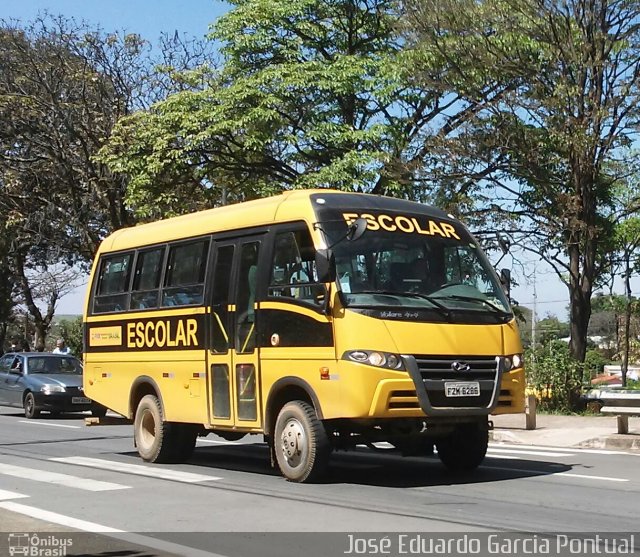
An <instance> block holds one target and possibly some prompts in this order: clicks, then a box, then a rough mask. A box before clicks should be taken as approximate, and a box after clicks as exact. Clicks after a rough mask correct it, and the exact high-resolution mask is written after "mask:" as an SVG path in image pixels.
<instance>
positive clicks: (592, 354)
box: [584, 350, 609, 379]
mask: <svg viewBox="0 0 640 557" xmlns="http://www.w3.org/2000/svg"><path fill="white" fill-rule="evenodd" d="M608 362H609V360H608V359H607V358H605V357H604V356H603V355H602V354H601V353H600V352H599V351H598V350H587V354H586V356H585V358H584V374H585V377H587V378H590V379H591V378H593V377H595V376H596V375H598V374H600V373H602V372H603V371H604V366H605V364H607V363H608Z"/></svg>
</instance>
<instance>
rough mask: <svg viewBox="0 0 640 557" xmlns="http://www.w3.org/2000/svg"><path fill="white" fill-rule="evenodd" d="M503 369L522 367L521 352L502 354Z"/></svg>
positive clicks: (511, 369) (509, 369)
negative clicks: (509, 354) (508, 354)
mask: <svg viewBox="0 0 640 557" xmlns="http://www.w3.org/2000/svg"><path fill="white" fill-rule="evenodd" d="M502 359H503V362H504V371H513V370H514V369H517V368H519V367H522V364H523V363H524V360H523V358H522V354H512V355H511V356H504V357H503V358H502Z"/></svg>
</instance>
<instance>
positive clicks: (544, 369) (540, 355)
mask: <svg viewBox="0 0 640 557" xmlns="http://www.w3.org/2000/svg"><path fill="white" fill-rule="evenodd" d="M525 370H526V373H527V384H528V385H529V386H531V387H533V389H534V391H535V392H536V393H537V396H538V398H539V400H540V408H541V409H542V410H554V411H555V410H560V411H570V410H574V409H575V408H576V406H577V403H578V400H579V395H580V392H581V388H582V384H583V381H582V366H581V365H579V362H577V361H576V360H575V359H574V358H573V357H572V356H571V354H570V351H569V346H568V345H567V343H566V342H563V341H557V340H556V341H552V342H550V343H548V344H547V345H546V346H543V347H540V348H538V349H536V350H531V351H528V352H527V353H526V358H525Z"/></svg>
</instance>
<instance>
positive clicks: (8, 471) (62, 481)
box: [0, 464, 131, 491]
mask: <svg viewBox="0 0 640 557" xmlns="http://www.w3.org/2000/svg"><path fill="white" fill-rule="evenodd" d="M0 474H4V475H6V476H14V477H16V478H25V479H27V480H33V481H35V482H44V483H49V484H56V485H63V486H65V487H74V488H77V489H84V490H85V491H114V490H116V489H131V486H129V485H121V484H114V483H111V482H102V481H100V480H92V479H89V478H79V477H77V476H70V475H69V474H59V473H58V472H48V471H46V470H36V469H35V468H25V467H24V466H12V465H11V464H2V466H0Z"/></svg>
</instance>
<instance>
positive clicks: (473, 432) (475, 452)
mask: <svg viewBox="0 0 640 557" xmlns="http://www.w3.org/2000/svg"><path fill="white" fill-rule="evenodd" d="M488 444H489V428H488V427H487V424H486V423H484V422H477V423H469V424H460V425H458V426H456V428H455V429H454V430H453V432H452V433H451V434H449V435H448V436H446V437H443V438H441V439H438V440H437V441H436V448H437V449H438V457H439V458H440V461H441V462H442V464H444V465H445V467H446V468H447V469H448V470H450V471H451V472H456V473H460V472H470V471H471V470H475V469H476V468H477V467H478V466H480V464H481V462H482V461H483V460H484V457H485V455H486V454H487V446H488Z"/></svg>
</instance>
